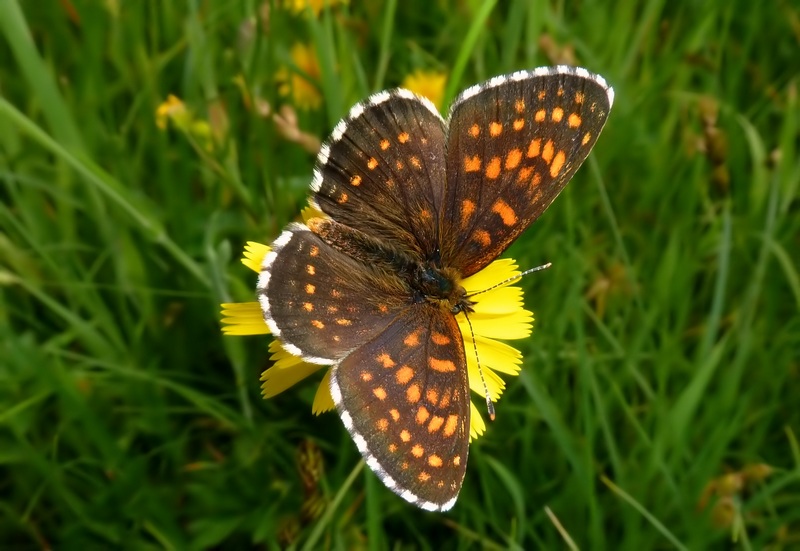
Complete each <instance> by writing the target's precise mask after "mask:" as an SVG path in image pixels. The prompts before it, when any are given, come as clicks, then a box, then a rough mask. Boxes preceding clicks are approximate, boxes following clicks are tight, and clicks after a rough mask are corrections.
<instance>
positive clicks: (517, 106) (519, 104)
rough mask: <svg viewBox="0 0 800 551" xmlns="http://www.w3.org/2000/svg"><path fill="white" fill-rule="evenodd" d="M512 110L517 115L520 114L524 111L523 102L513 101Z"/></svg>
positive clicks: (521, 100)
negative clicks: (514, 110)
mask: <svg viewBox="0 0 800 551" xmlns="http://www.w3.org/2000/svg"><path fill="white" fill-rule="evenodd" d="M514 109H516V111H517V113H522V112H523V111H525V100H524V99H518V100H517V101H515V102H514Z"/></svg>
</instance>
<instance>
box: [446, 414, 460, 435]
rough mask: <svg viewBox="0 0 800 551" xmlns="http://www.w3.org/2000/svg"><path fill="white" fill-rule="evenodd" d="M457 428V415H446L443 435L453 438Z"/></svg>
mask: <svg viewBox="0 0 800 551" xmlns="http://www.w3.org/2000/svg"><path fill="white" fill-rule="evenodd" d="M457 428H458V415H448V416H447V422H446V423H445V424H444V431H443V433H444V435H445V436H453V434H455V432H456V429H457Z"/></svg>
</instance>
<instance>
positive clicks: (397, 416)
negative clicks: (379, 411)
mask: <svg viewBox="0 0 800 551" xmlns="http://www.w3.org/2000/svg"><path fill="white" fill-rule="evenodd" d="M389 415H391V416H392V420H393V421H398V420H400V412H399V411H397V410H396V409H394V408H392V409H390V410H389Z"/></svg>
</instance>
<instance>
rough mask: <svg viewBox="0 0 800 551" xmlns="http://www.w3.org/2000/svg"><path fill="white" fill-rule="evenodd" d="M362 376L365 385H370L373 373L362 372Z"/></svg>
mask: <svg viewBox="0 0 800 551" xmlns="http://www.w3.org/2000/svg"><path fill="white" fill-rule="evenodd" d="M360 375H361V380H362V381H364V382H365V383H368V382H370V381H371V380H372V373H370V372H369V371H362V372H361V373H360Z"/></svg>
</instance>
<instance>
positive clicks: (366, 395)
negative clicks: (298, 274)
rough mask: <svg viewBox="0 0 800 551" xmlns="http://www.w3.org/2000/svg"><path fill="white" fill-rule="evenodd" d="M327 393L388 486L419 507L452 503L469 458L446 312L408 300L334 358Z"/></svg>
mask: <svg viewBox="0 0 800 551" xmlns="http://www.w3.org/2000/svg"><path fill="white" fill-rule="evenodd" d="M331 394H332V395H333V399H334V402H335V403H336V405H337V408H338V410H339V414H340V416H341V417H342V421H343V422H344V424H345V427H347V429H348V431H349V432H350V434H351V435H352V437H353V439H354V440H355V442H356V445H357V446H358V448H359V451H361V453H362V455H363V456H364V459H365V460H366V462H367V464H368V465H369V466H370V468H371V469H372V470H373V471H374V472H375V473H376V474H377V475H378V476H379V477H380V478H381V480H382V481H383V483H384V484H386V486H388V487H389V488H390V489H391V490H393V491H394V492H396V493H397V494H399V495H400V496H401V497H403V498H404V499H406V500H407V501H410V502H412V503H414V504H416V505H418V506H419V507H422V508H424V509H428V510H446V509H449V508H450V507H451V506H452V505H453V503H454V502H455V499H456V496H458V492H459V490H460V489H461V483H462V481H463V479H464V473H465V471H466V466H467V453H468V449H469V446H468V445H469V416H470V401H469V388H468V381H467V369H466V359H465V356H464V343H463V339H462V337H461V333H460V331H459V328H458V324H457V323H456V320H455V318H454V317H453V315H452V314H450V312H446V311H442V310H441V309H440V308H438V307H436V306H433V305H430V304H417V305H413V306H410V307H408V308H407V309H406V310H405V311H404V312H403V313H402V314H401V315H400V316H398V317H397V318H396V319H395V320H394V321H393V322H392V323H391V324H390V325H389V326H388V327H386V329H384V330H383V331H382V332H381V333H380V334H378V335H376V336H375V337H374V338H373V339H372V340H370V341H369V342H367V343H365V344H364V345H362V346H361V347H360V348H358V349H356V350H354V351H353V352H352V353H351V354H350V355H349V356H347V357H346V358H344V359H343V360H342V361H341V363H339V364H338V365H335V366H334V368H333V371H332V373H331Z"/></svg>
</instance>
